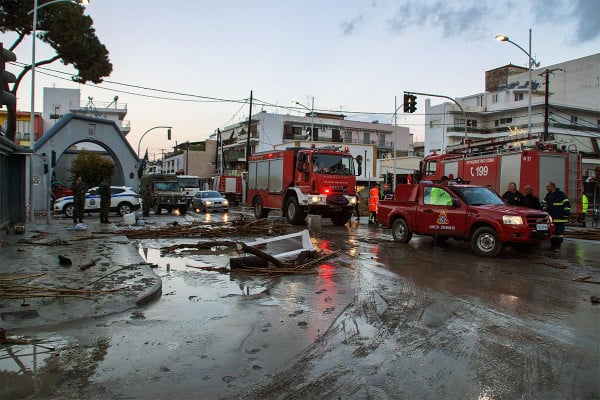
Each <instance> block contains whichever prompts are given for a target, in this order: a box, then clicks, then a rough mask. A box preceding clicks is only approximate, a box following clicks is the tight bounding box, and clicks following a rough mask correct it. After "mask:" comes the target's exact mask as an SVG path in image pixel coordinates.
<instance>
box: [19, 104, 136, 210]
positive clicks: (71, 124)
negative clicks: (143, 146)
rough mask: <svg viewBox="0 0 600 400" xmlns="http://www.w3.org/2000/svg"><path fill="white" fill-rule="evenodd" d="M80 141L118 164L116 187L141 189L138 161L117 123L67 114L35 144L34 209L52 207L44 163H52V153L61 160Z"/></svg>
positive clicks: (32, 171)
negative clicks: (95, 147) (88, 144)
mask: <svg viewBox="0 0 600 400" xmlns="http://www.w3.org/2000/svg"><path fill="white" fill-rule="evenodd" d="M81 142H90V143H94V144H97V145H99V146H101V147H102V148H103V149H104V150H106V151H107V152H108V154H109V155H110V156H111V157H112V159H113V161H114V162H115V175H114V176H113V181H112V184H113V185H116V186H130V187H132V188H133V189H135V190H137V189H138V186H139V178H138V165H139V159H138V157H137V154H136V153H135V151H134V150H133V148H132V147H131V145H130V144H129V142H128V141H127V139H125V135H123V132H121V129H120V128H119V126H118V125H117V123H116V122H115V121H111V120H108V119H101V118H94V117H89V116H86V115H79V114H66V115H65V116H63V117H62V118H61V119H60V120H58V121H57V122H56V124H54V126H53V127H52V128H50V129H49V130H48V131H46V133H44V135H43V136H42V137H41V138H40V139H39V140H38V141H37V142H36V143H35V147H34V154H33V159H32V163H31V168H32V170H31V179H32V182H31V183H32V185H31V199H32V202H33V207H34V210H36V211H38V210H46V209H47V208H48V207H49V203H48V196H49V190H50V187H49V186H50V175H51V174H52V171H48V173H44V164H46V163H47V164H48V165H49V164H50V157H51V154H52V151H54V152H56V159H57V160H58V159H59V158H60V156H61V155H62V154H63V153H65V151H67V150H68V149H69V148H70V147H71V146H73V145H74V144H77V143H81Z"/></svg>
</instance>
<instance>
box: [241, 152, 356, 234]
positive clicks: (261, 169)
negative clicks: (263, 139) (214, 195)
mask: <svg viewBox="0 0 600 400" xmlns="http://www.w3.org/2000/svg"><path fill="white" fill-rule="evenodd" d="M248 161H249V165H248V192H247V196H246V203H247V205H249V206H252V207H253V208H254V215H255V216H256V218H266V217H267V216H268V214H269V211H271V210H281V211H282V212H283V215H285V216H286V217H287V219H288V221H289V222H290V223H291V224H293V225H299V224H302V223H303V222H304V218H305V217H306V215H307V214H316V215H321V216H322V217H325V218H331V221H332V222H333V223H334V224H336V225H344V224H345V223H346V222H348V220H349V219H350V216H351V215H352V209H353V207H354V206H355V204H356V202H357V197H356V191H355V186H356V175H361V173H362V165H361V160H360V159H358V160H357V165H358V169H357V172H356V173H355V168H354V158H353V157H352V154H350V152H349V151H348V148H345V149H341V148H339V147H331V146H329V147H322V148H316V147H315V145H314V144H313V146H312V147H311V148H303V147H294V148H288V149H285V150H273V151H266V152H261V153H256V154H253V155H252V156H250V157H249V160H248Z"/></svg>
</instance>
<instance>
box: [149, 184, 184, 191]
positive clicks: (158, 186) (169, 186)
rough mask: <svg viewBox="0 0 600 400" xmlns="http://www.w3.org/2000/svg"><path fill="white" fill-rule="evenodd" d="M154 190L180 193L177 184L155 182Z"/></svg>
mask: <svg viewBox="0 0 600 400" xmlns="http://www.w3.org/2000/svg"><path fill="white" fill-rule="evenodd" d="M154 189H156V190H157V191H159V192H179V184H178V183H177V182H155V183H154Z"/></svg>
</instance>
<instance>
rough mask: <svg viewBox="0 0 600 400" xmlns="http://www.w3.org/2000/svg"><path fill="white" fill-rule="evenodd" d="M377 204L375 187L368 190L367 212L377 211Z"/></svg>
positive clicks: (377, 193) (377, 197) (377, 189)
mask: <svg viewBox="0 0 600 400" xmlns="http://www.w3.org/2000/svg"><path fill="white" fill-rule="evenodd" d="M378 203H379V188H378V187H377V186H375V187H374V188H371V190H369V211H377V204H378Z"/></svg>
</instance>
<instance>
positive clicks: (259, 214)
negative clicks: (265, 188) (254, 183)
mask: <svg viewBox="0 0 600 400" xmlns="http://www.w3.org/2000/svg"><path fill="white" fill-rule="evenodd" d="M254 216H255V217H256V218H257V219H263V218H267V217H268V216H269V210H265V208H264V207H263V203H262V199H261V198H260V197H257V198H255V199H254Z"/></svg>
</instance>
